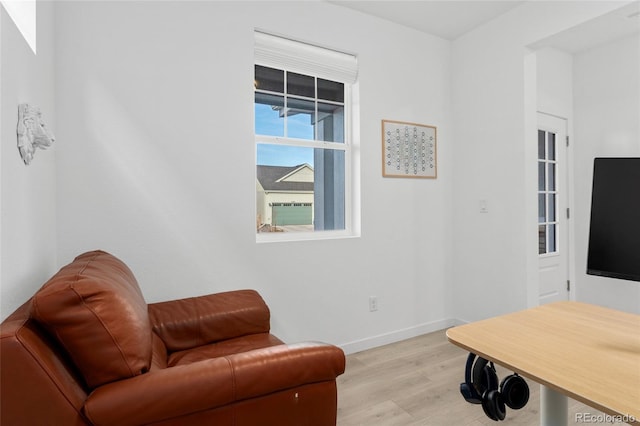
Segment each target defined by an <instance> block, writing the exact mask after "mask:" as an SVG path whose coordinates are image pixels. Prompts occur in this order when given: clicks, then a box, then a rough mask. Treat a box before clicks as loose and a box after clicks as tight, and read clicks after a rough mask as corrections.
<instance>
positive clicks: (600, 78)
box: [573, 35, 640, 313]
mask: <svg viewBox="0 0 640 426" xmlns="http://www.w3.org/2000/svg"><path fill="white" fill-rule="evenodd" d="M573 80H574V105H575V124H574V128H575V145H574V155H575V164H576V169H575V193H576V197H575V200H576V201H575V202H576V215H575V221H576V250H575V251H576V270H577V282H576V284H577V286H576V299H577V300H581V301H584V302H589V303H597V304H601V305H604V306H610V307H612V308H616V309H621V310H626V311H629V312H635V313H640V285H639V284H640V283H637V282H633V281H624V280H617V279H613V278H603V277H595V276H591V275H586V273H585V271H586V264H587V248H588V236H589V212H590V206H591V181H592V177H593V159H594V158H595V157H640V36H639V35H636V36H633V37H627V38H624V39H621V40H618V41H615V42H612V43H609V44H606V45H604V46H601V47H598V48H595V49H592V50H588V51H586V52H582V53H580V54H577V55H575V56H574V66H573Z"/></svg>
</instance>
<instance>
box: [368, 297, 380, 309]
mask: <svg viewBox="0 0 640 426" xmlns="http://www.w3.org/2000/svg"><path fill="white" fill-rule="evenodd" d="M377 310H378V298H377V297H376V296H369V312H375V311H377Z"/></svg>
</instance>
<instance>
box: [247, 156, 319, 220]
mask: <svg viewBox="0 0 640 426" xmlns="http://www.w3.org/2000/svg"><path fill="white" fill-rule="evenodd" d="M313 176H314V172H313V168H312V167H311V166H310V165H309V164H299V165H297V166H289V167H283V166H260V165H258V166H257V181H256V215H257V219H256V220H257V226H258V229H260V228H261V227H262V226H264V225H272V226H283V225H311V224H313Z"/></svg>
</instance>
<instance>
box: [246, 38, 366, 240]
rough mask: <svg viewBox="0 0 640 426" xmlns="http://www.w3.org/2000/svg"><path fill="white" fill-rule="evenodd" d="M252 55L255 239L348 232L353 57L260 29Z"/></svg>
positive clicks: (349, 224) (307, 236)
mask: <svg viewBox="0 0 640 426" xmlns="http://www.w3.org/2000/svg"><path fill="white" fill-rule="evenodd" d="M255 53H256V60H255V69H254V91H255V98H254V133H255V147H256V230H257V234H258V240H273V239H282V238H285V239H289V237H291V236H292V235H295V237H296V238H303V239H307V238H316V237H320V236H323V237H324V236H327V235H329V236H331V235H336V234H337V235H339V236H340V235H349V234H350V233H351V231H352V229H351V224H352V209H351V206H352V202H351V194H352V188H351V184H352V179H351V169H352V167H351V162H352V155H353V152H352V140H351V137H350V118H351V106H350V94H351V84H352V83H353V82H354V81H355V76H356V74H355V71H356V62H355V58H354V57H353V56H351V55H346V54H342V53H338V52H335V51H332V50H327V49H323V48H319V47H315V46H310V45H308V44H304V43H298V42H294V41H292V40H288V39H282V38H279V37H275V36H270V35H267V34H264V33H258V32H257V33H256V51H255ZM345 64H347V65H349V66H347V67H345ZM345 70H347V71H348V72H345ZM318 231H324V232H322V233H320V232H318ZM329 231H331V232H329ZM283 234H287V235H286V237H282V235H283Z"/></svg>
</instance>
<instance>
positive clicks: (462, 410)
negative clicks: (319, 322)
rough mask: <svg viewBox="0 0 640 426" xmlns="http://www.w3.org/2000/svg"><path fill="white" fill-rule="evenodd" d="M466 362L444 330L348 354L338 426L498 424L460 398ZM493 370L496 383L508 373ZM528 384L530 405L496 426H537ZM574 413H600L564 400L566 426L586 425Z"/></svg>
mask: <svg viewBox="0 0 640 426" xmlns="http://www.w3.org/2000/svg"><path fill="white" fill-rule="evenodd" d="M466 359H467V352H465V351H464V350H462V349H460V348H458V347H457V346H454V345H453V344H451V343H449V342H448V341H447V338H446V336H445V331H444V330H442V331H437V332H435V333H430V334H426V335H424V336H419V337H416V338H413V339H409V340H405V341H402V342H399V343H394V344H392V345H387V346H383V347H380V348H375V349H371V350H368V351H364V352H360V353H356V354H352V355H348V356H347V368H346V371H345V373H344V374H343V375H342V376H340V377H339V378H338V426H353V425H363V426H374V425H375V426H378V425H379V426H387V425H389V426H391V425H398V426H417V425H420V426H449V425H451V426H465V425H468V426H482V425H495V424H498V422H495V421H493V420H491V419H489V418H488V417H486V416H485V415H484V412H483V411H482V407H481V406H480V405H474V404H469V403H467V402H466V401H465V400H464V399H463V398H462V396H461V395H460V390H459V389H460V383H461V382H463V381H464V365H465V362H466ZM497 370H498V376H499V378H500V380H502V379H503V378H504V377H506V376H507V375H509V374H510V373H511V372H509V371H506V370H504V369H502V368H500V367H497ZM527 382H528V383H529V388H530V391H531V397H530V399H529V403H528V404H527V406H526V407H524V408H523V409H521V410H517V411H516V410H511V409H509V408H507V417H506V419H505V421H504V422H500V424H505V425H518V426H524V425H527V426H529V425H531V426H534V425H536V426H537V425H539V424H540V414H539V410H540V395H539V394H540V392H539V385H537V384H536V383H534V382H532V381H530V380H527ZM577 413H591V414H592V415H598V414H601V413H600V412H598V411H596V410H594V409H592V408H590V407H588V406H586V405H584V404H581V403H578V402H576V401H573V400H569V425H580V424H584V423H585V422H584V421H582V422H581V421H580V420H578V419H576V414H577ZM590 424H592V425H593V424H611V423H590Z"/></svg>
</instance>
